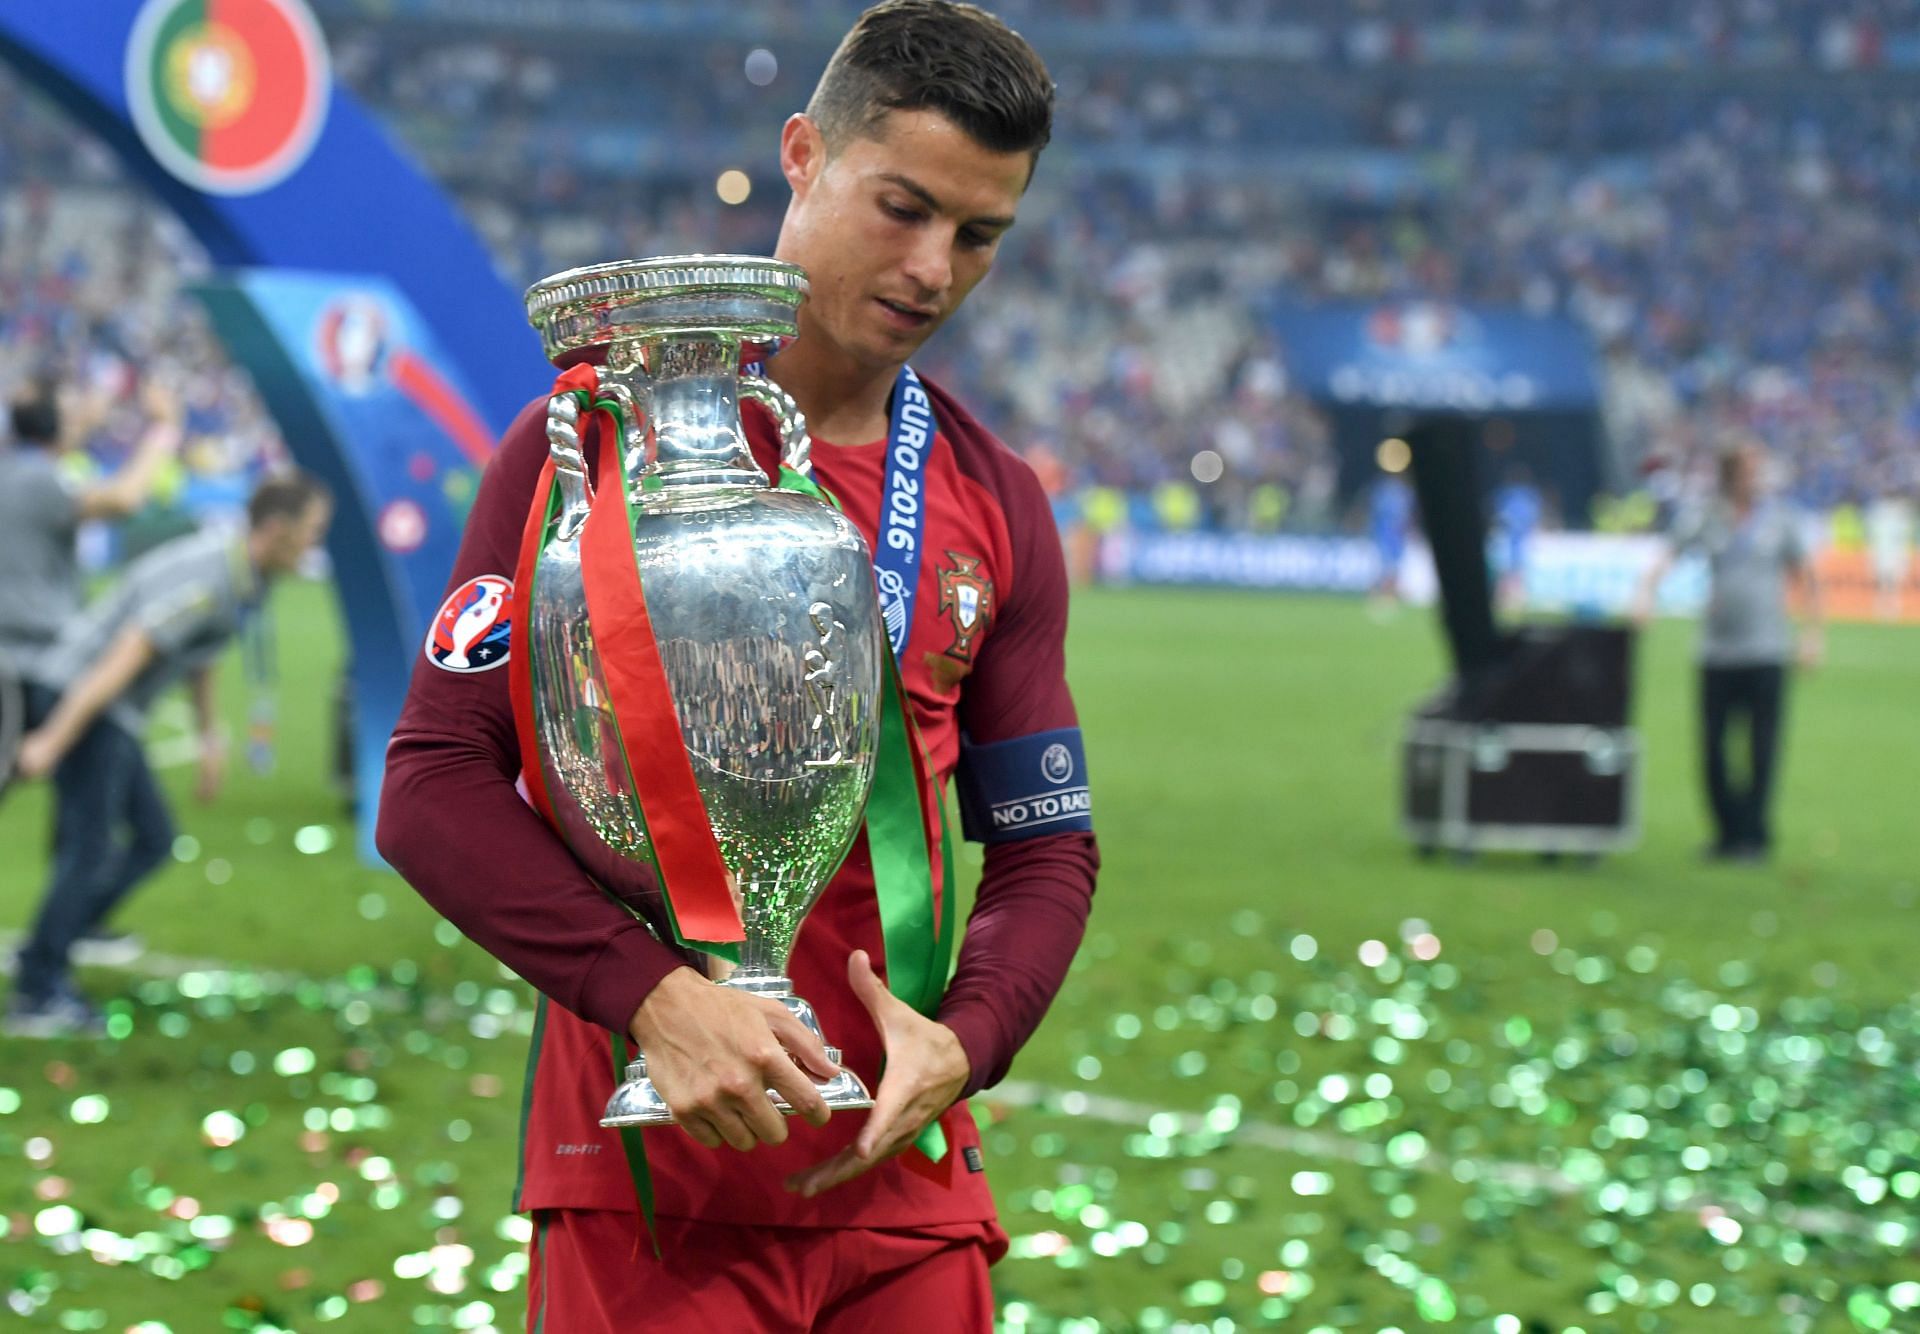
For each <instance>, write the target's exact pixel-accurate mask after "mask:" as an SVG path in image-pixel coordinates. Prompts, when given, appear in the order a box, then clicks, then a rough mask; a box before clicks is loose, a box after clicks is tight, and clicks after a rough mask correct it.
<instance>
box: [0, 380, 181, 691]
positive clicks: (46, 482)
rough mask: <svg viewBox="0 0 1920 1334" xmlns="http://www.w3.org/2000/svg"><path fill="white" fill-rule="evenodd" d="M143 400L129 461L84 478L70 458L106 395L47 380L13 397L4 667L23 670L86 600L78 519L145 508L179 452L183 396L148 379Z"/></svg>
mask: <svg viewBox="0 0 1920 1334" xmlns="http://www.w3.org/2000/svg"><path fill="white" fill-rule="evenodd" d="M141 408H142V410H143V411H144V412H145V414H146V416H147V418H148V421H149V424H148V426H147V428H146V430H145V431H144V432H143V433H142V434H141V437H140V440H139V443H138V444H136V445H135V446H134V450H133V453H132V454H131V455H130V456H129V457H128V459H127V461H126V462H125V463H124V464H122V465H121V467H120V469H119V470H118V471H117V472H115V473H114V474H113V475H112V476H110V477H108V478H105V479H104V480H100V481H93V482H84V483H83V482H80V481H77V480H75V479H74V478H72V477H71V476H70V475H69V474H68V473H67V471H66V469H65V467H64V466H63V458H64V456H65V455H67V454H69V453H71V452H72V451H73V450H75V449H77V448H78V447H79V446H80V445H81V444H82V443H84V441H85V440H86V438H87V436H88V435H89V434H91V433H92V431H93V429H94V428H95V427H96V426H97V425H98V423H99V421H100V419H101V417H102V416H104V411H103V409H102V406H101V404H99V403H98V402H77V401H75V400H74V398H73V397H72V396H71V395H69V394H66V393H64V392H62V391H60V390H57V389H55V388H53V387H52V386H50V385H45V384H42V385H40V386H38V387H37V388H36V389H35V390H34V391H33V392H32V393H31V394H29V395H28V396H26V397H24V398H21V399H19V400H17V401H16V402H14V404H13V405H12V411H11V414H10V415H11V417H12V427H13V441H12V443H11V444H9V445H7V446H5V447H4V448H0V671H4V670H6V669H7V668H9V667H10V668H11V670H12V672H13V673H15V674H18V673H21V672H24V671H25V670H26V668H27V667H28V666H29V665H30V663H31V661H32V659H33V658H34V657H35V656H37V655H38V654H39V653H41V652H43V651H44V650H45V649H46V648H47V646H48V645H50V644H52V643H53V641H54V639H55V638H56V637H57V636H58V635H59V633H60V631H61V629H62V628H63V627H64V626H65V625H66V623H67V621H68V619H69V618H71V617H72V616H73V614H74V613H75V612H77V611H78V610H79V609H80V601H81V588H80V565H79V557H78V553H77V552H76V550H75V537H76V535H77V533H78V531H79V528H80V525H81V524H82V523H83V522H85V521H87V520H89V519H121V518H125V517H126V516H127V515H129V514H132V513H133V512H134V511H135V510H137V509H139V508H140V507H141V506H142V505H144V504H145V503H146V502H147V497H148V496H149V495H150V494H151V493H152V490H153V483H154V479H155V478H156V477H157V476H158V475H159V472H160V469H161V467H162V465H164V464H165V463H166V462H167V461H168V460H169V459H171V458H173V457H174V456H175V454H177V453H178V451H179V448H180V441H181V422H182V413H181V407H180V400H179V398H178V397H177V396H176V395H175V394H174V393H173V391H172V390H171V389H169V388H167V387H166V386H165V385H164V384H162V383H161V382H159V381H157V380H149V381H147V383H146V385H145V386H144V388H143V391H142V395H141Z"/></svg>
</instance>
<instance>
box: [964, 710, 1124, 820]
mask: <svg viewBox="0 0 1920 1334" xmlns="http://www.w3.org/2000/svg"><path fill="white" fill-rule="evenodd" d="M957 782H958V787H959V791H960V829H961V832H962V833H964V834H965V835H966V837H967V838H968V839H969V840H971V841H972V842H975V843H1010V842H1013V841H1014V840H1016V839H1022V838H1037V837H1039V836H1041V835H1042V834H1064V833H1091V832H1092V831H1093V806H1092V803H1091V802H1090V801H1089V800H1088V799H1087V755H1086V751H1085V749H1084V748H1083V746H1082V744H1081V741H1080V729H1079V728H1077V727H1057V728H1054V729H1053V730H1052V731H1050V732H1035V733H1032V734H1031V735H1029V736H1019V737H1013V738H1012V739H1010V740H1007V741H996V742H994V743H992V744H991V745H985V746H976V745H974V744H973V743H972V742H970V741H968V740H967V739H966V738H965V737H962V738H961V741H960V767H959V771H958V776H957Z"/></svg>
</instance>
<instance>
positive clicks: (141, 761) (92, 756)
mask: <svg viewBox="0 0 1920 1334" xmlns="http://www.w3.org/2000/svg"><path fill="white" fill-rule="evenodd" d="M332 513H333V502H332V499H331V497H330V496H329V494H328V492H327V490H326V488H325V486H323V485H322V484H321V483H320V482H319V481H317V480H316V479H314V478H312V477H310V476H308V475H306V474H305V473H299V472H291V473H285V474H281V475H277V476H274V477H270V478H268V479H267V480H266V481H264V482H262V483H261V484H260V485H259V486H258V487H256V488H255V490H254V492H253V495H252V498H251V499H250V500H249V501H248V504H247V525H246V528H245V529H244V531H241V532H238V533H234V532H226V531H219V530H211V529H210V530H207V531H203V532H198V533H193V534H190V535H188V536H186V537H180V538H175V539H174V540H173V541H171V542H165V543H162V544H161V545H160V546H157V547H155V548H154V549H153V550H151V551H149V552H147V553H146V554H145V555H143V556H141V557H140V558H138V559H137V560H135V561H133V562H132V563H131V564H130V565H128V566H127V568H126V572H125V573H124V574H123V575H122V576H121V577H120V580H119V582H118V583H116V584H115V585H114V586H113V587H112V588H111V589H108V590H107V591H106V592H104V593H102V594H101V595H100V596H99V597H97V598H96V599H94V601H93V602H92V603H90V604H89V605H88V606H87V608H86V610H85V611H83V612H82V613H80V614H79V615H78V616H76V617H74V618H72V619H71V620H69V621H68V623H67V625H66V626H65V628H64V629H63V630H62V632H61V633H60V635H59V637H58V638H57V639H56V640H55V641H54V643H53V644H52V645H50V646H49V647H47V648H46V649H45V650H44V651H43V652H41V653H40V654H39V655H38V656H36V657H35V659H34V660H33V662H32V664H31V665H30V666H29V668H28V670H27V692H26V693H27V726H28V727H29V728H30V729H31V730H30V731H28V733H27V735H26V736H25V737H24V738H23V739H22V740H21V743H20V753H19V759H18V769H19V772H20V775H21V776H22V777H23V778H41V777H46V776H48V775H51V776H52V778H53V782H54V832H53V865H52V870H51V873H50V875H49V878H48V881H47V888H46V891H45V893H44V895H43V896H42V898H41V902H40V908H39V912H38V914H37V915H36V918H35V921H34V924H33V929H32V931H31V932H30V933H29V935H28V937H27V941H26V943H25V944H24V945H23V946H22V947H21V949H20V955H19V959H18V961H17V969H16V973H15V977H14V994H13V1000H12V1004H11V1005H10V1007H9V1008H8V1011H7V1015H6V1020H5V1030H6V1032H7V1033H8V1034H9V1035H11V1036H15V1037H43V1038H44V1037H67V1036H80V1037H87V1036H98V1035H100V1034H101V1033H103V1032H104V1031H105V1030H104V1028H103V1026H102V1023H101V1019H100V1015H99V1012H98V1011H97V1010H96V1009H95V1008H94V1006H93V1005H92V1004H91V1003H90V1002H89V1001H88V1000H87V999H86V998H85V997H83V996H81V995H80V994H79V992H78V991H76V990H75V988H74V986H73V983H72V981H71V978H70V976H69V974H70V971H71V966H72V950H73V946H74V943H75V942H76V941H77V940H79V939H80V938H81V937H82V936H83V935H84V934H85V933H86V932H87V931H88V930H90V929H92V928H94V927H97V926H98V925H99V924H101V923H102V922H104V921H105V920H106V918H107V915H108V914H109V913H110V912H112V911H113V909H114V908H115V907H116V906H117V905H118V904H119V903H120V902H121V901H122V900H123V899H125V898H126V896H127V895H128V894H129V893H130V892H131V891H132V890H133V889H134V887H135V886H136V885H138V884H139V883H140V882H141V881H142V880H144V879H145V878H146V877H147V876H148V875H149V874H150V873H151V872H152V871H153V870H154V869H155V868H157V867H158V866H159V865H160V864H161V863H162V862H163V861H164V860H165V859H166V857H167V855H168V853H169V852H170V851H171V850H172V847H173V817H172V815H171V814H170V813H169V812H168V810H167V802H166V797H165V794H164V793H162V792H161V790H160V785H159V783H158V782H157V781H156V780H155V778H154V775H153V771H152V770H151V769H150V768H148V766H147V760H146V755H145V754H144V752H143V750H142V747H141V734H142V733H143V732H144V731H145V728H146V716H147V712H148V710H149V709H150V708H151V707H152V705H153V702H154V700H155V699H156V698H157V697H158V696H159V695H160V693H161V692H162V691H163V690H165V689H167V688H168V687H169V686H171V685H173V684H174V683H175V682H177V681H179V680H181V679H182V678H185V679H186V680H187V681H188V682H189V684H190V688H191V695H192V699H193V706H194V711H195V714H196V716H197V719H198V722H199V727H200V738H201V741H200V745H201V750H200V774H199V784H198V787H197V795H198V796H199V797H200V799H201V800H203V801H208V800H211V799H212V798H213V796H214V795H215V794H216V793H217V792H218V790H219V786H220V780H221V776H222V772H223V764H224V755H223V741H222V738H221V736H220V732H219V728H218V725H217V721H216V717H217V715H216V713H215V707H214V680H213V676H214V666H215V664H216V663H217V662H218V660H219V657H220V655H221V654H222V653H223V652H224V651H225V650H226V647H227V645H228V643H229V642H230V641H231V640H232V639H233V637H234V636H235V635H236V634H238V633H239V631H240V629H241V627H242V626H243V625H244V624H245V622H246V620H247V619H248V618H249V617H250V616H251V615H253V613H254V612H255V611H257V610H258V608H259V606H260V603H261V601H262V599H264V598H265V596H266V594H267V591H268V589H269V587H270V586H271V584H272V583H273V581H274V580H275V579H277V578H278V577H280V576H281V575H285V574H290V573H292V572H293V571H294V570H295V569H297V568H298V567H299V565H300V563H301V562H302V561H303V560H304V559H305V558H306V556H307V553H308V552H309V551H311V550H312V549H313V547H314V545H315V544H316V543H317V542H319V541H320V539H321V537H322V535H323V534H324V533H325V531H326V527H327V523H328V521H329V520H330V519H331V517H332Z"/></svg>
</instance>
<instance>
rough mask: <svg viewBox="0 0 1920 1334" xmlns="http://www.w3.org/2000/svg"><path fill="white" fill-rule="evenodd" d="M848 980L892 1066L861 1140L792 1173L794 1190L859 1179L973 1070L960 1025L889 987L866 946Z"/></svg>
mask: <svg viewBox="0 0 1920 1334" xmlns="http://www.w3.org/2000/svg"><path fill="white" fill-rule="evenodd" d="M847 978H848V980H849V981H850V982H852V983H853V994H854V995H856V996H858V997H859V998H860V1003H861V1004H863V1005H865V1006H866V1007H867V1013H869V1014H871V1015H872V1016H873V1022H874V1024H875V1026H876V1027H878V1028H879V1030H880V1038H881V1041H882V1042H883V1043H884V1044H885V1045H886V1054H887V1065H886V1072H885V1074H884V1075H883V1076H882V1078H881V1080H880V1088H879V1091H878V1092H877V1093H875V1094H874V1097H873V1110H872V1111H871V1112H869V1113H868V1114H867V1123H866V1125H864V1126H862V1127H861V1128H860V1135H859V1138H857V1139H855V1140H854V1142H853V1143H852V1145H850V1146H849V1147H847V1148H845V1149H842V1150H841V1151H840V1152H839V1153H837V1154H835V1155H834V1156H833V1157H831V1158H829V1159H827V1160H826V1161H825V1162H822V1163H816V1164H814V1165H813V1166H812V1167H809V1168H808V1169H807V1170H806V1171H804V1172H796V1173H794V1174H793V1175H792V1176H790V1177H788V1178H787V1189H788V1190H791V1191H797V1192H798V1193H800V1194H801V1195H805V1196H807V1197H809V1198H811V1197H813V1196H815V1195H818V1194H819V1193H820V1192H821V1191H823V1190H831V1189H832V1188H833V1187H835V1186H838V1185H840V1184H842V1183H843V1182H847V1181H851V1180H853V1178H855V1177H857V1176H859V1175H860V1174H861V1173H862V1172H864V1171H866V1170H867V1169H868V1168H870V1167H872V1166H873V1165H874V1164H875V1163H878V1162H882V1161H884V1160H886V1159H888V1158H891V1157H893V1155H895V1154H896V1153H899V1152H900V1151H901V1150H902V1149H905V1148H906V1147H907V1146H908V1145H910V1144H912V1143H913V1141H914V1140H915V1139H916V1138H917V1137H918V1136H919V1134H920V1132H921V1131H922V1130H924V1129H926V1127H927V1126H928V1124H929V1123H931V1122H932V1121H933V1120H934V1119H935V1118H936V1117H938V1116H939V1115H940V1114H941V1113H942V1112H944V1111H946V1110H947V1108H949V1107H951V1106H953V1104H954V1100H955V1099H957V1098H958V1097H959V1096H960V1090H961V1089H963V1088H965V1087H966V1085H967V1076H968V1075H970V1074H972V1073H973V1067H972V1066H971V1065H970V1064H969V1063H968V1061H967V1053H966V1052H965V1050H963V1049H962V1048H961V1046H960V1039H959V1038H957V1037H955V1036H954V1034H953V1030H952V1029H950V1028H948V1027H947V1026H946V1025H945V1024H943V1023H940V1022H938V1021H937V1020H933V1019H929V1018H927V1017H926V1016H925V1015H923V1014H921V1013H920V1012H919V1011H918V1010H916V1009H914V1008H913V1007H912V1006H911V1005H909V1004H907V1003H906V1002H905V1001H903V1000H901V999H900V998H899V997H898V996H896V995H894V994H893V993H892V992H890V991H888V990H887V988H886V984H885V983H883V982H882V981H881V980H880V979H879V977H878V976H877V975H876V974H875V973H874V971H873V964H872V963H871V962H869V961H868V959H867V952H866V951H865V950H855V951H854V952H853V954H852V955H851V957H849V958H848V960H847Z"/></svg>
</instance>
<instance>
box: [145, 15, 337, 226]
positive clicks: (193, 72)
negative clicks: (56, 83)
mask: <svg viewBox="0 0 1920 1334" xmlns="http://www.w3.org/2000/svg"><path fill="white" fill-rule="evenodd" d="M126 82H127V109H128V111H129V113H130V114H131V115H132V117H133V125H134V129H135V130H136V131H138V132H139V135H140V142H141V143H143V144H145V145H146V147H147V151H148V152H150V153H152V154H153V156H154V157H155V158H156V159H157V160H158V161H159V163H160V165H161V166H163V167H165V168H166V169H167V171H168V172H170V173H171V174H172V175H173V176H175V177H176V178H177V179H179V180H180V181H182V182H184V183H185V184H187V185H190V186H192V187H193V188H194V189H196V190H201V191H204V192H206V193H208V194H216V195H250V194H255V193H257V192H259V191H261V190H265V189H267V188H268V187H269V186H272V185H276V184H278V183H279V182H280V181H282V180H284V179H286V177H287V176H288V175H290V174H291V173H292V172H293V171H294V170H295V169H297V168H298V167H299V166H300V164H301V163H303V162H305V161H306V160H307V154H308V153H309V152H311V151H312V149H313V144H314V141H315V140H316V139H317V138H318V137H319V135H320V127H321V126H322V125H323V124H325V122H326V119H327V102H328V98H329V96H330V94H331V91H332V87H333V75H332V71H331V70H330V68H329V65H328V61H327V46H326V41H325V39H324V38H323V37H322V35H321V32H320V25H319V24H318V23H316V22H314V18H313V15H312V14H311V13H310V12H309V11H308V9H307V7H306V5H305V4H304V3H303V0H147V4H146V5H145V7H143V8H142V9H141V11H140V13H139V16H138V17H137V18H135V19H134V22H133V31H132V34H131V35H130V36H129V38H128V40H127V65H126Z"/></svg>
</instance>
